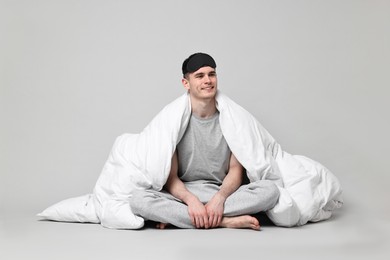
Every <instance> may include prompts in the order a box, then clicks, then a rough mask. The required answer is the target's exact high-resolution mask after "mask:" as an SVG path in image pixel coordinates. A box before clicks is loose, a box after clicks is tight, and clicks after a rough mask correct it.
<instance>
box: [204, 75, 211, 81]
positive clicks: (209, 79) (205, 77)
mask: <svg viewBox="0 0 390 260" xmlns="http://www.w3.org/2000/svg"><path fill="white" fill-rule="evenodd" d="M204 81H205V83H210V82H211V78H210V77H209V76H208V75H206V76H204Z"/></svg>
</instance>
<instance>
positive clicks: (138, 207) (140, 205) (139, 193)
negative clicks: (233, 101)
mask: <svg viewBox="0 0 390 260" xmlns="http://www.w3.org/2000/svg"><path fill="white" fill-rule="evenodd" d="M149 195H150V194H149V192H147V191H145V190H134V191H133V193H132V196H131V198H130V208H131V211H132V212H133V213H134V214H137V215H139V214H141V213H142V212H143V210H144V209H145V208H146V207H147V202H148V199H147V198H148V196H149Z"/></svg>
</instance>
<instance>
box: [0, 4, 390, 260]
mask: <svg viewBox="0 0 390 260" xmlns="http://www.w3.org/2000/svg"><path fill="white" fill-rule="evenodd" d="M389 14H390V2H389V1H375V0H374V1H309V0H307V1H304V0H302V1H249V0H244V1H203V0H198V1H179V0H177V1H173V0H167V1H150V0H146V1H102V0H98V1H75V0H70V1H49V0H36V1H28V0H25V1H23V0H19V1H18V0H16V1H7V0H0V118H1V121H0V124H1V127H0V131H1V132H0V134H1V135H0V138H1V139H0V177H1V179H0V185H1V186H0V188H1V189H0V192H1V193H0V199H1V201H0V214H1V222H0V233H1V234H2V236H0V238H1V239H2V240H3V241H8V242H9V246H8V247H6V248H8V250H9V251H3V253H4V252H8V253H9V254H11V253H12V252H19V253H20V252H30V251H31V252H35V253H36V254H37V255H40V256H41V257H42V256H43V255H44V254H41V251H39V250H40V249H39V247H36V245H37V244H40V243H41V242H42V243H47V244H48V245H52V246H54V244H51V243H54V242H53V240H52V239H51V236H52V235H53V236H58V234H65V236H64V237H67V238H69V239H66V240H64V241H62V242H63V243H62V246H61V247H59V248H57V249H58V250H59V251H61V250H62V251H65V252H67V253H68V254H72V251H68V250H67V249H66V248H67V247H66V246H64V245H66V243H70V242H69V241H71V240H72V239H74V237H73V234H72V232H76V233H77V230H79V229H82V230H83V232H84V229H87V232H88V230H90V231H89V232H92V233H93V234H94V235H97V234H104V236H107V234H108V235H109V236H114V237H116V236H118V237H116V238H113V239H114V240H115V239H116V240H115V241H116V242H117V243H119V244H121V243H124V242H123V240H122V239H125V240H127V241H128V239H129V238H128V237H127V238H124V237H123V236H128V235H129V234H130V233H123V232H121V231H118V233H113V232H111V231H108V230H105V229H102V228H100V229H99V228H98V226H95V225H93V226H91V225H86V226H84V225H81V226H80V225H76V224H71V225H69V224H68V225H66V224H61V223H50V222H39V221H36V219H35V217H34V216H35V214H36V213H38V212H40V211H42V210H43V209H44V208H46V207H48V206H50V205H52V204H53V203H56V202H58V201H60V200H62V199H66V198H69V197H74V196H79V195H83V194H86V193H90V192H92V189H93V186H94V184H95V182H96V180H97V178H98V176H99V174H100V171H101V168H102V166H103V164H104V162H105V160H106V158H107V156H108V153H109V151H110V149H111V146H112V144H113V141H114V140H115V138H116V136H118V135H120V134H122V133H125V132H131V133H136V132H139V131H141V130H142V129H143V128H144V127H145V126H146V125H147V123H148V122H149V121H150V120H151V119H152V117H153V116H154V115H155V114H156V113H157V112H158V111H159V110H160V109H161V108H162V107H163V106H164V105H165V104H167V103H168V102H170V101H172V100H173V99H174V98H176V97H177V96H179V95H181V94H182V93H184V89H183V87H182V86H181V82H180V80H181V73H180V70H181V63H182V61H183V60H184V58H186V57H187V56H188V55H190V54H192V53H193V52H198V51H202V52H207V53H209V54H211V55H212V56H213V57H214V58H215V59H216V61H217V65H218V68H217V72H218V77H219V87H220V89H221V90H222V91H223V92H224V93H225V94H227V95H228V96H230V97H231V98H232V99H233V100H235V101H236V102H237V103H239V104H241V105H242V106H243V107H245V108H246V109H247V110H249V111H250V112H251V113H252V114H253V115H255V116H256V117H257V118H258V119H259V121H260V122H261V123H262V124H263V125H264V127H265V128H266V129H268V130H269V132H270V133H271V134H272V135H273V136H274V137H275V138H276V140H278V142H279V143H280V144H281V145H282V147H283V149H284V150H286V151H288V152H290V153H293V154H303V155H306V156H308V157H310V158H312V159H315V160H317V161H320V162H321V163H323V164H324V165H325V166H327V167H328V168H329V169H330V170H331V171H332V172H334V174H335V175H336V176H337V177H338V178H339V179H340V181H341V183H342V184H343V187H344V192H345V195H344V198H345V203H346V204H345V207H344V208H343V209H342V210H341V211H339V218H335V219H334V220H333V222H332V221H329V222H328V223H327V222H324V224H321V223H320V224H316V225H317V226H316V225H311V226H310V225H309V226H308V228H309V230H310V232H312V233H310V232H309V233H308V234H307V233H306V234H305V233H304V232H303V231H302V230H301V231H302V232H303V233H302V232H300V233H298V232H296V230H299V229H278V228H271V229H272V230H273V232H274V233H273V234H274V235H272V238H273V239H270V238H268V239H266V241H263V243H264V242H265V243H267V242H268V246H269V248H271V249H272V250H271V251H272V252H275V250H276V251H278V249H279V247H278V243H280V242H281V241H284V242H285V244H283V243H282V245H285V246H286V247H285V248H290V249H291V250H293V248H292V247H291V243H292V244H294V243H295V244H296V243H298V244H299V242H298V241H304V244H305V245H307V246H308V247H309V248H310V245H311V244H310V243H311V241H312V238H313V236H317V235H319V236H321V237H323V244H325V245H326V246H325V247H321V246H320V248H318V247H316V245H312V247H311V248H312V249H311V250H312V251H310V252H313V254H316V253H318V252H330V251H332V250H333V249H334V248H338V247H340V246H343V247H342V248H343V249H341V247H340V248H339V250H342V251H340V252H344V253H345V254H348V253H352V252H354V253H356V255H355V257H356V256H362V257H363V256H364V255H362V254H361V253H362V252H363V251H362V246H364V248H366V249H367V250H368V251H367V252H370V251H369V250H370V248H371V250H372V251H374V252H376V253H377V254H378V252H379V254H380V256H382V253H383V255H385V254H387V253H384V251H383V248H385V244H386V243H387V244H388V242H389V239H388V235H389V230H390V229H389V226H390V223H389V219H390V208H389V202H388V198H389V191H388V185H389V180H390V178H389V170H388V169H389V166H390V165H389V159H388V147H389V144H390V138H389V136H388V133H389V131H390V124H389V119H388V118H389V116H388V111H389V102H388V99H389V86H390V84H389V83H390V80H389V71H390V62H389V60H390V51H389V46H390V15H389ZM329 223H333V224H332V226H331V227H330V228H328V226H326V225H331V224H329ZM340 223H343V224H342V225H341V224H340ZM344 224H347V226H344ZM64 225H65V226H64ZM321 225H322V226H321ZM373 226H376V228H374V229H373ZM313 227H314V231H311V230H312V229H313ZM342 227H344V228H347V230H342ZM362 227H364V228H363V229H362ZM61 228H63V230H62V229H61ZM340 228H341V229H340ZM67 230H68V231H67ZM69 230H71V231H69ZM91 230H92V231H91ZM292 230H295V231H292ZM303 230H305V229H303ZM343 231H344V233H343ZM67 232H68V233H67ZM107 232H110V233H107ZM148 232H153V231H145V233H131V234H132V235H131V236H134V234H138V235H139V236H141V237H144V238H145V239H150V237H154V239H157V238H156V237H159V236H160V233H152V234H149V233H148ZM168 232H173V231H168ZM175 232H179V231H175ZM183 232H184V231H183ZM186 232H187V231H186ZM219 232H222V233H221V234H222V235H221V237H225V238H226V237H229V235H230V233H227V234H226V233H224V232H227V231H221V230H217V231H211V232H210V233H209V234H210V235H211V237H213V236H215V239H218V238H220V233H219ZM289 232H296V233H289ZM324 232H325V233H324ZM40 233H41V234H44V235H42V236H43V237H41V238H40V240H39V239H38V240H37V241H41V242H35V243H33V242H32V241H36V240H35V239H34V237H35V236H36V234H40ZM175 234H176V233H174V234H173V236H175ZM179 234H180V235H179V236H177V237H176V239H177V240H176V241H180V240H181V238H180V236H185V235H186V234H187V233H179ZM195 234H197V235H199V236H200V237H199V239H200V240H201V241H204V238H203V236H205V233H195ZM240 234H241V233H240ZM246 234H249V233H245V234H244V237H245V235H246ZM250 234H251V236H254V235H253V234H252V233H250ZM288 234H291V235H290V236H289V235H288ZM343 234H344V235H343ZM94 235H92V236H94ZM187 235H188V234H187ZM296 235H298V238H300V239H301V240H300V239H297V238H296V237H295V236H296ZM68 236H69V237H68ZM189 236H190V237H192V238H194V235H193V234H191V235H189ZM340 236H344V238H345V240H343V241H341V242H340V241H339V243H338V242H334V240H333V239H334V237H340ZM78 237H79V239H81V238H80V236H79V235H78ZM81 237H82V236H81ZM195 237H196V236H195ZM233 237H235V235H234V236H233V235H232V238H233ZM363 237H364V239H363ZM22 238H23V239H22ZM90 238H91V236H89V237H88V239H90ZM289 238H291V239H292V241H294V242H291V241H289V240H288V239H289ZM86 239H87V238H86ZM132 239H135V240H138V239H140V237H136V238H132ZM162 239H165V238H162ZM283 239H284V240H283ZM141 240H142V239H141ZM275 240H276V241H279V242H278V243H275ZM18 241H19V242H18ZM20 241H22V242H20ZM164 241H165V240H164ZM270 241H271V242H270ZM272 241H273V242H272ZM332 241H333V242H332ZM95 242H96V241H95ZM64 243H65V244H64ZM156 243H158V242H156ZM166 243H168V242H166ZM269 243H271V244H269ZM272 243H274V244H272ZM21 244H28V245H30V247H27V248H29V249H30V251H28V250H27V251H19V250H17V248H18V246H19V245H21ZM130 244H131V243H130ZM3 245H4V243H3ZM32 245H34V246H32ZM109 245H110V246H111V248H110V249H112V250H114V248H116V247H115V246H113V245H112V244H109ZM57 246H58V245H57ZM72 246H73V245H72V244H69V247H71V248H72ZM289 246H290V247H289ZM0 247H1V246H0ZM199 247H201V246H199ZM303 247H304V245H302V248H303ZM37 248H38V249H37ZM77 248H78V250H79V251H78V252H79V255H82V256H83V255H88V253H87V251H83V249H80V248H83V247H82V246H81V247H80V246H79V247H77ZM86 248H93V246H92V245H89V247H86ZM298 248H299V246H298ZM302 248H301V249H302ZM160 249H161V252H164V248H160ZM192 249H193V250H196V248H195V249H194V248H192ZM318 249H320V251H318ZM359 249H360V251H359ZM34 250H35V251H34ZM37 250H38V251H37ZM42 250H43V251H42V252H44V249H42ZM84 250H86V249H85V248H84ZM138 250H140V249H139V248H138ZM221 250H226V249H222V248H221ZM262 250H264V248H263V249H262ZM294 250H298V251H297V252H299V249H296V248H295V249H294ZM302 250H303V249H302ZM321 250H322V251H321ZM343 250H344V251H343ZM76 251H77V250H76ZM108 251H109V250H108ZM114 251H115V250H114ZM179 251H180V252H187V251H188V250H187V249H183V248H181V249H180V250H179ZM217 251H218V250H217ZM271 251H267V252H271ZM31 252H30V253H29V254H28V253H26V255H30V256H31ZM37 252H39V253H37ZM46 252H47V251H46ZM53 252H54V251H53ZM95 252H96V251H95ZM104 252H105V251H104ZM115 252H118V251H115ZM137 252H138V251H137ZM161 252H160V251H158V250H157V251H156V254H160V253H161ZM202 252H204V254H205V255H206V253H207V252H208V251H207V250H205V251H202ZM210 252H211V251H210ZM224 252H225V251H224ZM234 252H236V251H234ZM234 252H233V251H232V252H230V254H229V255H230V256H233V255H234ZM263 252H264V251H263ZM278 252H279V254H283V252H282V251H278ZM288 252H289V251H284V253H285V254H286V256H290V257H291V254H289V253H288ZM291 252H293V251H291ZM294 252H295V251H294ZM336 252H338V251H337V250H336ZM364 252H366V251H364ZM73 253H74V252H73ZM141 253H142V252H141V251H140V254H141ZM270 254H271V253H270ZM324 255H326V254H325V253H324ZM338 255H339V256H340V255H342V254H338ZM370 255H371V254H370ZM32 256H34V254H32ZM65 256H66V254H65ZM65 256H64V259H69V258H66V257H65ZM96 256H104V253H103V251H101V252H99V253H96ZM125 256H126V254H123V255H122V254H121V253H118V254H117V255H116V259H120V258H121V257H125ZM222 256H223V255H222ZM342 256H344V257H345V255H342ZM378 257H379V255H378ZM10 259H12V257H10ZM29 259H31V257H29Z"/></svg>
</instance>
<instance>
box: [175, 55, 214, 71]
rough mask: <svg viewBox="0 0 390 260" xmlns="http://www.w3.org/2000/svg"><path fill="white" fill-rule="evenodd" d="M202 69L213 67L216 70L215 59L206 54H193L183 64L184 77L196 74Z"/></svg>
mask: <svg viewBox="0 0 390 260" xmlns="http://www.w3.org/2000/svg"><path fill="white" fill-rule="evenodd" d="M202 67H211V68H213V69H215V68H216V67H217V64H216V63H215V61H214V59H213V58H212V57H211V56H210V55H208V54H206V53H195V54H192V55H191V56H190V57H188V58H187V59H186V60H185V61H184V62H183V67H182V71H183V75H186V74H187V73H192V72H195V71H197V70H198V69H200V68H202Z"/></svg>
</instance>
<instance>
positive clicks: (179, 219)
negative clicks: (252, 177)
mask: <svg viewBox="0 0 390 260" xmlns="http://www.w3.org/2000/svg"><path fill="white" fill-rule="evenodd" d="M185 185H186V187H187V189H188V190H189V191H190V192H192V193H193V194H194V195H195V196H197V197H198V198H199V200H200V201H201V202H202V203H204V204H206V203H207V202H208V201H210V199H211V198H212V197H213V196H214V194H215V193H216V192H218V190H219V188H220V186H219V185H216V184H212V183H201V184H199V183H185ZM278 198H279V190H278V188H277V187H276V185H275V184H274V183H273V182H271V181H268V180H260V181H256V182H251V183H249V184H246V185H242V186H240V187H239V188H238V189H237V190H236V191H235V192H234V193H233V194H231V195H230V196H229V197H228V198H227V199H226V201H225V208H224V216H228V217H229V216H240V215H250V214H256V213H259V212H261V211H266V210H269V209H271V208H273V207H274V206H275V204H276V203H277V201H278ZM130 205H131V210H132V212H133V213H134V214H135V215H138V216H141V217H143V218H144V219H145V220H152V221H156V222H160V223H169V224H172V225H174V226H176V227H179V228H195V227H194V226H193V225H192V222H191V219H190V216H189V214H188V208H187V205H186V204H184V202H182V201H181V200H179V199H177V198H175V197H174V196H173V195H171V194H170V193H168V192H166V191H164V190H163V191H154V190H138V191H135V192H134V193H133V196H132V197H131V199H130Z"/></svg>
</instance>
